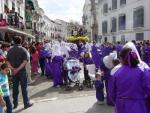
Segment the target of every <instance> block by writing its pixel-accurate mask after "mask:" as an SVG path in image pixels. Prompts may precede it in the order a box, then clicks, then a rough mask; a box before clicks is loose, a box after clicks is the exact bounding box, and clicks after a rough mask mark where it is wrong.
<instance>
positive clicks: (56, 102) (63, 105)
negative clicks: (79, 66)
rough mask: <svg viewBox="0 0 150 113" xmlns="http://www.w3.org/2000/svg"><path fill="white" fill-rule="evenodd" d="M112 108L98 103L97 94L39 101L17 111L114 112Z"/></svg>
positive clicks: (39, 112)
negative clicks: (96, 101)
mask: <svg viewBox="0 0 150 113" xmlns="http://www.w3.org/2000/svg"><path fill="white" fill-rule="evenodd" d="M22 107H23V106H22ZM112 109H113V108H112V107H108V106H107V105H97V104H96V103H95V96H82V97H77V98H68V99H58V98H53V99H50V100H43V101H39V102H37V103H35V105H34V106H33V107H31V108H30V109H27V110H23V109H18V110H17V111H16V112H15V113H113V110H112Z"/></svg>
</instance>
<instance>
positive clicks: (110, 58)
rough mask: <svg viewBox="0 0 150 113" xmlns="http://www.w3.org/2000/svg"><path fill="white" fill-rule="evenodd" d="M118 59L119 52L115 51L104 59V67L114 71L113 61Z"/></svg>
mask: <svg viewBox="0 0 150 113" xmlns="http://www.w3.org/2000/svg"><path fill="white" fill-rule="evenodd" d="M114 59H117V51H113V52H112V53H110V54H109V55H108V56H105V57H104V58H103V62H104V65H105V66H106V67H107V68H108V69H112V68H113V67H114V65H113V60H114Z"/></svg>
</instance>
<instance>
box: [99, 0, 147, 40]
mask: <svg viewBox="0 0 150 113" xmlns="http://www.w3.org/2000/svg"><path fill="white" fill-rule="evenodd" d="M118 1H119V0H118ZM126 1H127V3H126V5H125V6H120V3H119V2H118V8H117V9H116V10H111V11H109V12H108V13H107V14H103V5H104V4H105V3H108V6H109V8H111V7H112V0H103V1H102V2H101V3H100V4H99V10H98V22H99V35H102V22H103V21H107V22H108V33H107V34H106V36H103V35H102V36H103V39H104V37H108V40H109V41H110V42H112V37H113V36H116V40H117V41H121V36H122V35H125V38H126V41H129V40H135V39H136V37H135V36H136V33H138V32H143V33H144V39H145V40H148V39H149V40H150V22H149V21H150V13H149V11H150V0H126ZM140 6H143V7H144V21H145V23H144V28H141V29H139V30H134V29H133V11H134V9H135V8H138V7H140ZM120 14H126V30H125V31H123V32H120V31H119V30H118V18H119V15H120ZM112 17H116V18H117V32H116V33H114V34H112V33H111V18H112Z"/></svg>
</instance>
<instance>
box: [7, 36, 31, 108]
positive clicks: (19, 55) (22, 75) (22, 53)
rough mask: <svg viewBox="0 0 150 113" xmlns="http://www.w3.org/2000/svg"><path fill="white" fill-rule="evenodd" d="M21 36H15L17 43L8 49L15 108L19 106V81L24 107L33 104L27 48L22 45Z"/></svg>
mask: <svg viewBox="0 0 150 113" xmlns="http://www.w3.org/2000/svg"><path fill="white" fill-rule="evenodd" d="M21 42H22V40H21V37H19V36H16V37H14V43H15V45H14V46H13V47H12V48H11V49H10V50H9V51H8V54H7V60H8V63H9V66H10V68H11V69H12V75H13V77H12V78H13V103H14V109H15V108H17V106H18V95H19V83H21V89H22V95H23V101H24V108H25V109H26V108H29V107H31V106H32V105H33V104H31V103H30V102H29V97H28V90H27V87H28V85H27V72H26V68H25V66H26V64H27V62H28V60H29V59H28V55H27V50H26V49H25V48H23V47H22V46H21Z"/></svg>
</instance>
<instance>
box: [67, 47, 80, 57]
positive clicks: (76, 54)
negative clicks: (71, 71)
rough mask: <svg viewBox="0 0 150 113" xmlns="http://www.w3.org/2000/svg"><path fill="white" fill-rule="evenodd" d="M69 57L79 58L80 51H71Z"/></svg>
mask: <svg viewBox="0 0 150 113" xmlns="http://www.w3.org/2000/svg"><path fill="white" fill-rule="evenodd" d="M69 57H73V58H78V51H77V50H75V49H71V51H69Z"/></svg>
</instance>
